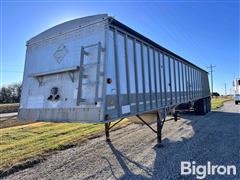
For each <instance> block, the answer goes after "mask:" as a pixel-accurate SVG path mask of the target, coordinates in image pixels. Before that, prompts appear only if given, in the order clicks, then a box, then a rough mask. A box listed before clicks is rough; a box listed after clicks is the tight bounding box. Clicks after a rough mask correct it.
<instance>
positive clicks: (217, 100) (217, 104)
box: [211, 97, 232, 109]
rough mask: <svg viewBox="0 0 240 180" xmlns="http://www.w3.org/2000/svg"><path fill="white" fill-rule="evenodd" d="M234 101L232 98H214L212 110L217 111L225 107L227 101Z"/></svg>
mask: <svg viewBox="0 0 240 180" xmlns="http://www.w3.org/2000/svg"><path fill="white" fill-rule="evenodd" d="M230 100H232V98H231V97H218V98H212V100H211V106H212V109H217V108H220V107H222V106H223V103H224V102H226V101H230Z"/></svg>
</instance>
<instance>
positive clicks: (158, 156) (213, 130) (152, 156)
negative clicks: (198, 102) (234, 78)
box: [6, 102, 240, 180]
mask: <svg viewBox="0 0 240 180" xmlns="http://www.w3.org/2000/svg"><path fill="white" fill-rule="evenodd" d="M153 126H155V127H156V125H153ZM111 139H112V143H109V144H108V143H106V142H105V137H100V138H96V139H92V140H89V141H87V142H86V143H83V144H81V145H79V146H77V147H74V148H70V149H67V150H64V151H60V152H58V153H56V154H54V155H52V156H51V157H49V158H48V159H47V160H46V161H43V162H42V163H40V164H37V165H35V166H34V167H32V168H28V169H25V170H22V171H19V172H16V173H14V174H12V175H10V176H8V177H6V179H11V180H13V179H193V178H194V179H195V176H181V175H180V162H181V161H196V164H203V165H206V164H207V161H211V163H212V164H215V165H216V164H218V165H235V166H237V168H238V170H237V171H238V172H237V175H236V176H231V177H230V176H208V177H207V178H208V179H229V178H232V179H240V175H239V173H240V172H239V167H240V154H239V150H240V106H239V105H238V106H236V105H234V104H233V102H227V103H225V105H224V106H223V107H222V108H221V109H218V110H217V111H214V112H211V113H209V114H207V115H206V116H194V115H190V114H188V115H186V114H185V115H182V118H181V119H180V120H179V121H177V122H174V121H172V120H171V121H167V122H166V123H165V125H164V128H163V147H162V148H156V147H155V144H156V135H155V134H154V133H153V132H152V131H151V130H150V129H149V128H148V127H146V126H143V125H141V124H132V125H129V126H127V127H125V128H122V129H120V130H117V131H114V132H112V133H111Z"/></svg>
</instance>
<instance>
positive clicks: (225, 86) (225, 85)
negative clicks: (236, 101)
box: [224, 83, 227, 96]
mask: <svg viewBox="0 0 240 180" xmlns="http://www.w3.org/2000/svg"><path fill="white" fill-rule="evenodd" d="M224 88H225V96H226V95H227V84H226V83H224Z"/></svg>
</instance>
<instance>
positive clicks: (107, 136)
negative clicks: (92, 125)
mask: <svg viewBox="0 0 240 180" xmlns="http://www.w3.org/2000/svg"><path fill="white" fill-rule="evenodd" d="M110 124H111V123H105V135H106V142H111V140H110V133H109V130H110Z"/></svg>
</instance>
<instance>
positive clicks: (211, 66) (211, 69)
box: [207, 64, 216, 96]
mask: <svg viewBox="0 0 240 180" xmlns="http://www.w3.org/2000/svg"><path fill="white" fill-rule="evenodd" d="M215 67H216V66H213V65H212V64H211V65H210V66H209V67H207V68H209V69H210V73H211V88H212V96H213V72H214V71H213V68H215Z"/></svg>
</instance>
